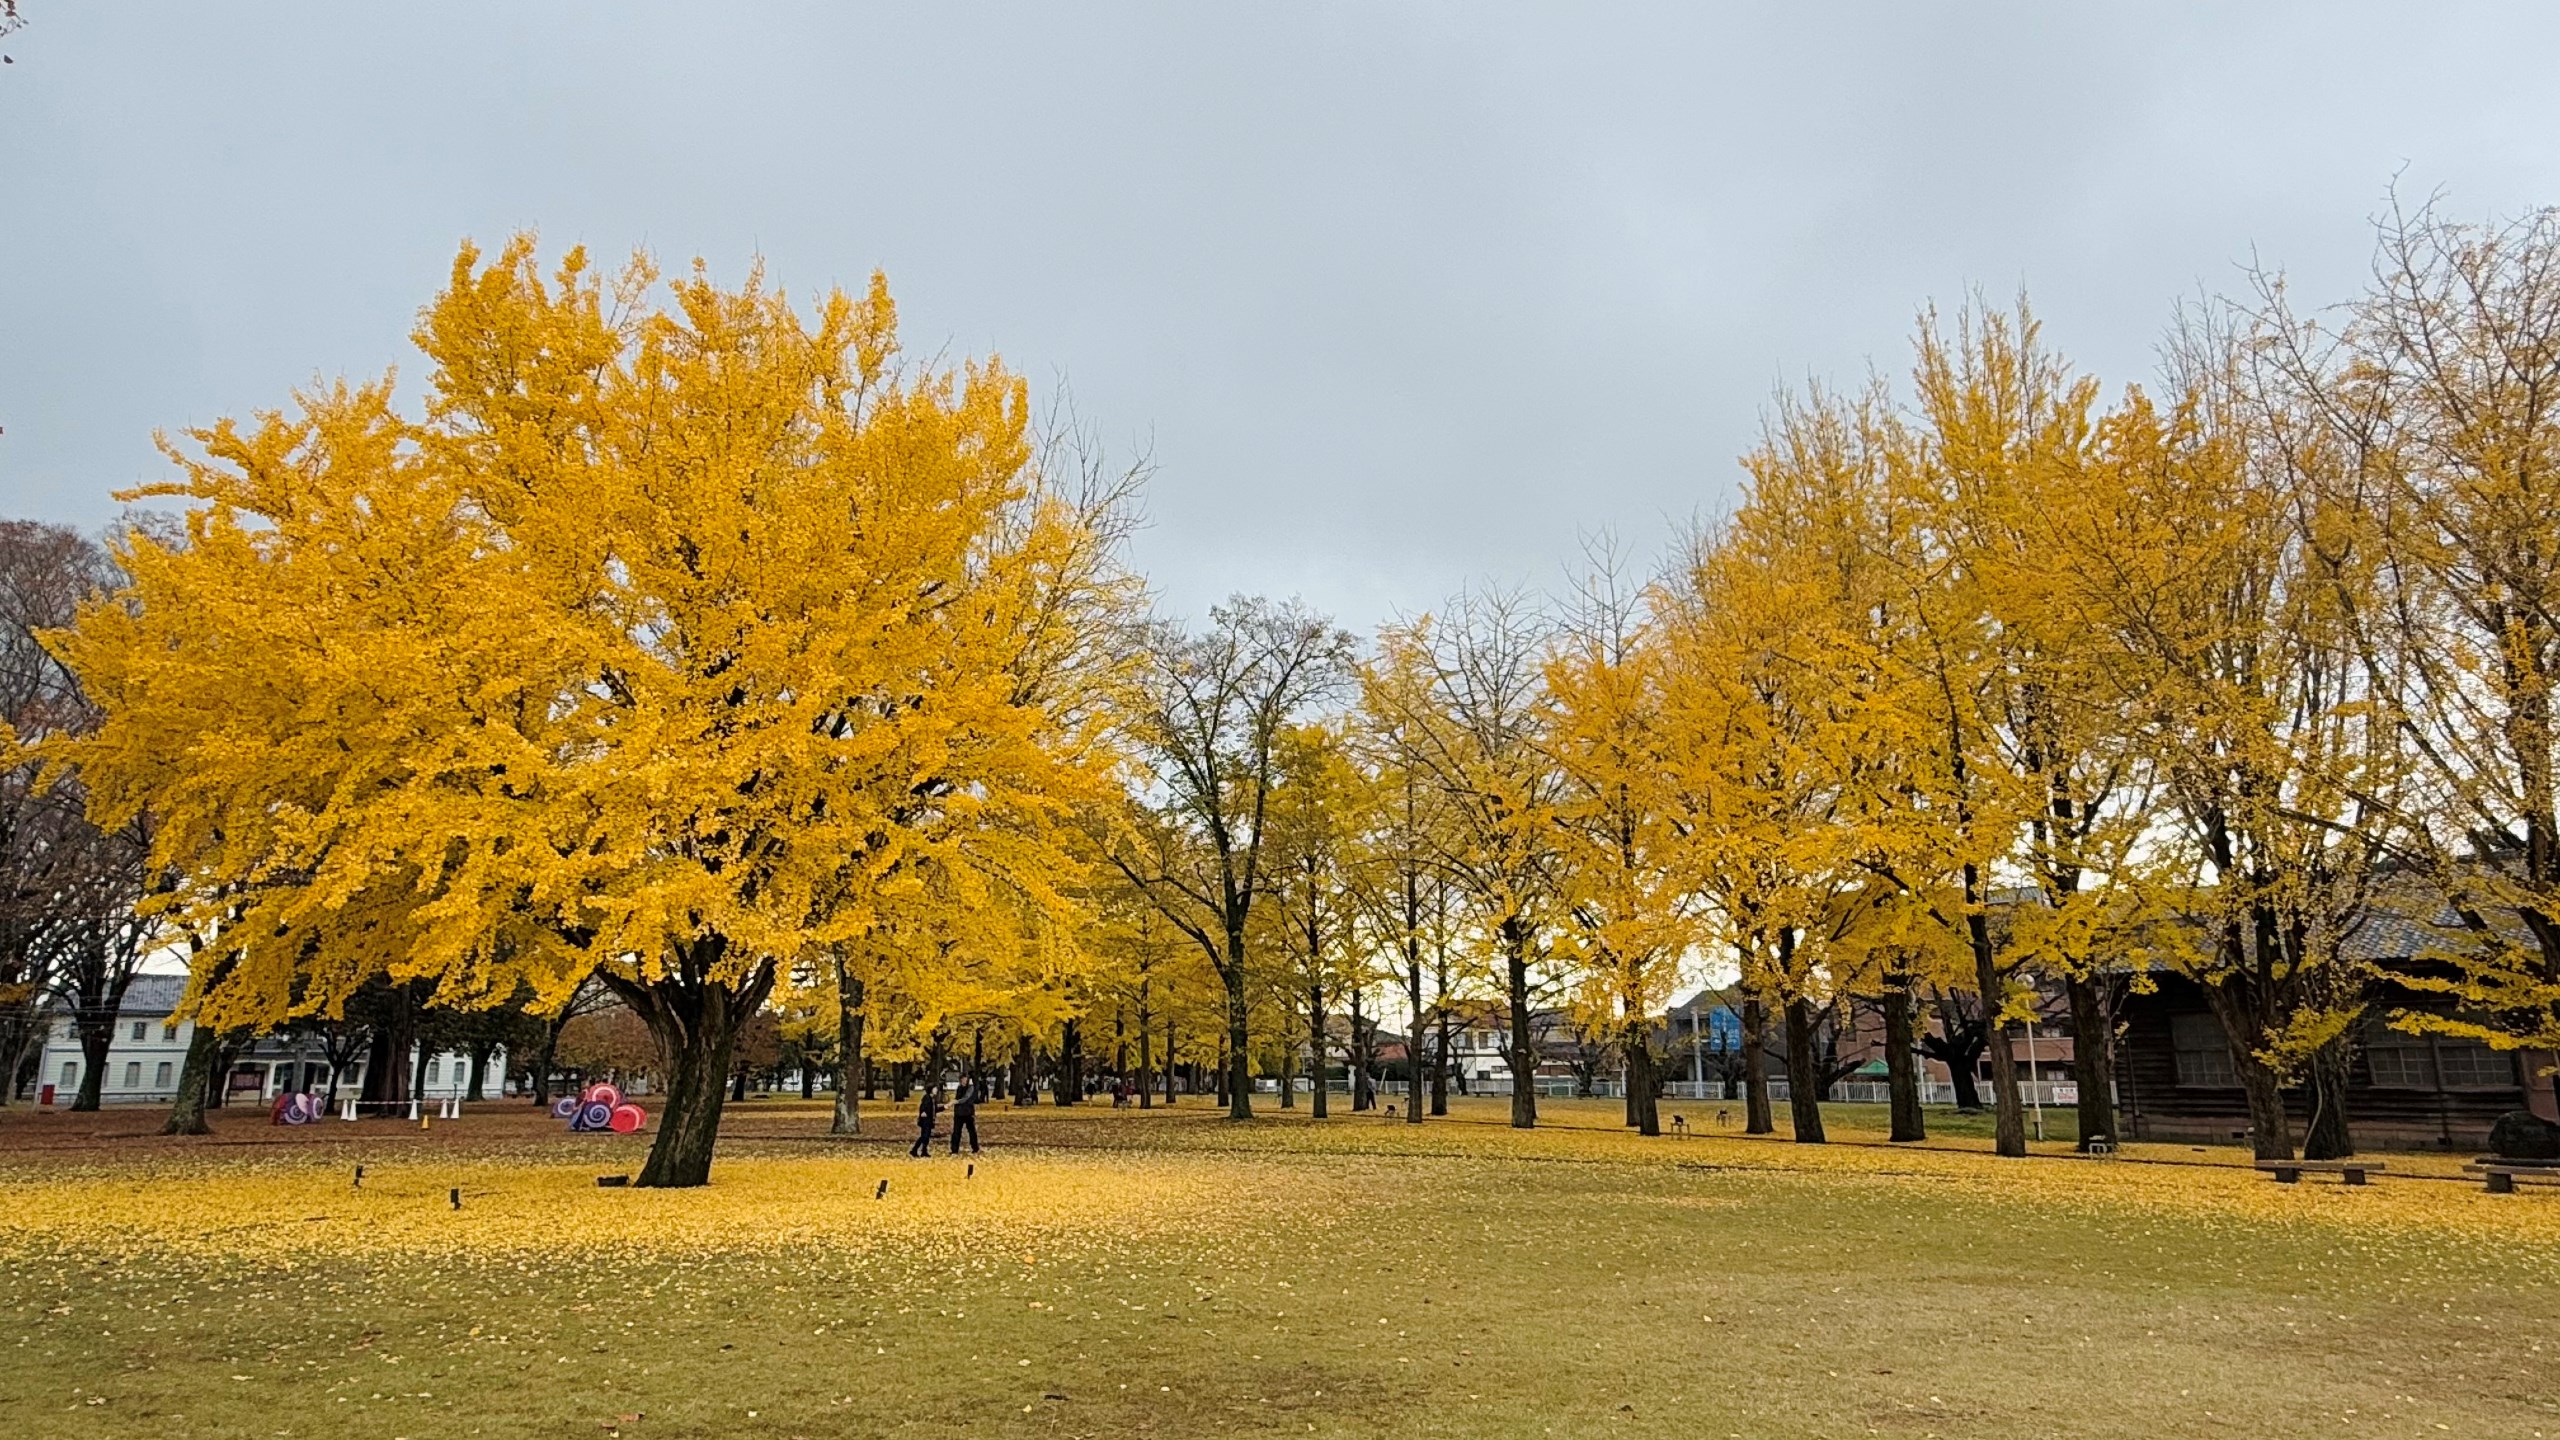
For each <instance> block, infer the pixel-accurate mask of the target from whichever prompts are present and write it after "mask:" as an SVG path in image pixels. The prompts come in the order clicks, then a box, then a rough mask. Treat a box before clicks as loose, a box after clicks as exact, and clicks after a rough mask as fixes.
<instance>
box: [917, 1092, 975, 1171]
mask: <svg viewBox="0 0 2560 1440" xmlns="http://www.w3.org/2000/svg"><path fill="white" fill-rule="evenodd" d="M978 1100H979V1095H978V1087H977V1085H976V1084H974V1083H972V1084H969V1085H964V1086H962V1087H961V1089H960V1093H959V1094H957V1095H955V1096H953V1097H952V1099H951V1153H952V1154H954V1155H957V1154H959V1153H960V1132H961V1131H963V1130H966V1131H968V1132H969V1153H970V1154H972V1155H975V1154H977V1153H978ZM925 1138H927V1139H931V1138H932V1137H931V1136H927V1137H925Z"/></svg>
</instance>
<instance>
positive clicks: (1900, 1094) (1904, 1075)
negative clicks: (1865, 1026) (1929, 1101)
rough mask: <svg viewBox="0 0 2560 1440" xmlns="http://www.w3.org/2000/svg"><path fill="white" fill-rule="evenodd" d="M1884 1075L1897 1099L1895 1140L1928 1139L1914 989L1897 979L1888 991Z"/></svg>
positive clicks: (1894, 1104)
mask: <svg viewBox="0 0 2560 1440" xmlns="http://www.w3.org/2000/svg"><path fill="white" fill-rule="evenodd" d="M1884 1076H1885V1085H1886V1087H1887V1089H1888V1090H1889V1091H1890V1092H1891V1094H1892V1099H1893V1129H1892V1133H1891V1134H1890V1135H1888V1136H1887V1137H1886V1138H1888V1139H1892V1140H1926V1139H1928V1138H1929V1127H1928V1122H1927V1121H1925V1120H1924V1119H1922V1118H1921V1113H1920V1057H1919V1054H1918V1041H1917V1039H1916V1038H1915V1037H1914V1036H1913V1034H1912V1025H1911V989H1910V986H1909V985H1908V984H1906V983H1902V982H1896V983H1894V984H1892V985H1890V986H1888V987H1886V989H1885V992H1884Z"/></svg>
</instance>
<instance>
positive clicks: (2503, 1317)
mask: <svg viewBox="0 0 2560 1440" xmlns="http://www.w3.org/2000/svg"><path fill="white" fill-rule="evenodd" d="M1499 1103H1500V1102H1482V1101H1473V1102H1462V1103H1461V1105H1460V1110H1459V1113H1458V1114H1456V1115H1454V1116H1452V1117H1450V1119H1448V1120H1446V1121H1435V1122H1432V1123H1430V1124H1426V1125H1423V1126H1420V1127H1411V1126H1405V1125H1401V1124H1391V1123H1388V1122H1386V1121H1384V1120H1381V1119H1378V1118H1375V1117H1372V1116H1366V1115H1363V1116H1357V1117H1353V1116H1347V1115H1341V1114H1337V1116H1336V1117H1335V1118H1334V1119H1333V1120H1331V1121H1329V1122H1327V1123H1326V1124H1324V1125H1322V1126H1318V1125H1315V1124H1313V1123H1311V1122H1309V1121H1307V1120H1306V1119H1305V1118H1303V1115H1304V1112H1303V1111H1301V1112H1298V1113H1297V1114H1295V1115H1288V1114H1282V1115H1276V1116H1274V1117H1272V1118H1269V1119H1265V1120H1258V1121H1256V1122H1254V1123H1252V1124H1250V1125H1246V1126H1235V1125H1231V1124H1229V1123H1227V1122H1225V1121H1224V1120H1222V1119H1219V1118H1216V1117H1215V1116H1213V1115H1212V1113H1211V1111H1210V1109H1209V1107H1208V1105H1207V1103H1206V1102H1205V1101H1193V1102H1191V1103H1189V1104H1186V1105H1185V1106H1184V1107H1182V1108H1180V1109H1177V1110H1174V1111H1171V1112H1165V1111H1154V1112H1122V1113H1114V1112H1112V1111H1111V1110H1109V1109H1108V1108H1107V1106H1104V1107H1099V1108H1096V1107H1084V1108H1080V1109H1078V1110H1073V1111H1059V1110H1055V1109H1050V1108H1045V1107H1044V1108H1042V1109H1039V1110H1036V1111H1028V1112H1017V1111H1014V1110H1011V1109H1008V1108H1004V1107H1001V1106H991V1107H989V1108H988V1109H987V1111H986V1112H985V1118H984V1129H985V1131H986V1138H987V1140H988V1142H989V1144H990V1149H989V1151H988V1153H987V1154H985V1155H984V1156H981V1157H979V1158H978V1160H977V1161H976V1171H975V1174H974V1175H972V1174H970V1173H968V1172H967V1170H966V1168H965V1167H966V1165H967V1163H968V1162H967V1161H965V1160H958V1161H955V1160H951V1159H949V1158H947V1157H943V1156H939V1155H937V1156H936V1157H935V1158H934V1159H933V1160H932V1161H930V1162H927V1161H914V1160H909V1159H907V1158H906V1157H905V1154H904V1150H905V1141H906V1139H907V1138H908V1137H907V1134H905V1133H903V1127H902V1126H901V1125H900V1124H899V1123H898V1117H897V1116H895V1115H894V1114H887V1113H883V1114H881V1115H879V1116H878V1117H877V1119H875V1121H874V1122H873V1128H874V1130H875V1132H876V1133H873V1134H870V1135H866V1136H864V1137H862V1138H861V1139H859V1140H855V1141H831V1140H828V1139H827V1138H825V1137H824V1135H823V1131H824V1129H825V1124H826V1120H825V1112H824V1107H823V1105H822V1104H821V1105H809V1104H804V1103H802V1102H798V1101H757V1102H751V1103H750V1104H748V1105H746V1106H742V1107H736V1108H734V1109H733V1113H732V1118H731V1121H730V1123H729V1125H728V1126H727V1128H726V1129H725V1130H724V1133H723V1137H722V1146H721V1155H720V1160H719V1164H718V1167H717V1170H716V1172H715V1175H714V1184H713V1185H712V1186H711V1187H710V1188H708V1189H706V1190H701V1191H693V1192H676V1193H664V1192H660V1193H650V1192H637V1191H630V1190H610V1189H600V1188H598V1187H597V1186H596V1185H595V1183H594V1177H595V1176H597V1175H598V1174H603V1173H611V1172H621V1171H628V1170H632V1169H636V1167H637V1163H638V1159H639V1155H640V1142H639V1141H637V1140H634V1139H628V1138H622V1137H585V1136H579V1137H572V1136H569V1135H566V1134H564V1133H562V1132H561V1131H560V1129H559V1127H558V1126H556V1125H554V1124H552V1123H550V1122H548V1121H545V1120H542V1119H540V1118H539V1117H536V1116H533V1115H531V1114H529V1113H526V1112H525V1111H524V1109H523V1108H522V1107H519V1106H517V1105H513V1104H508V1105H492V1106H490V1107H487V1108H486V1109H485V1110H475V1111H474V1112H473V1113H472V1114H471V1115H469V1116H467V1117H465V1118H464V1119H463V1120H461V1121H459V1122H457V1123H454V1124H451V1125H441V1126H437V1127H435V1128H434V1129H433V1130H431V1131H427V1132H423V1133H422V1132H420V1131H418V1130H416V1129H413V1128H410V1127H406V1126H393V1125H379V1126H377V1125H372V1124H368V1125H364V1126H339V1125H336V1124H334V1123H333V1124H330V1125H326V1126H320V1127H314V1128H313V1129H311V1130H295V1131H280V1130H275V1129H271V1128H270V1127H268V1126H267V1125H266V1124H265V1123H264V1117H263V1116H262V1115H250V1114H240V1113H230V1114H225V1115H224V1116H222V1123H221V1125H220V1127H219V1129H218V1132H217V1134H216V1135H215V1136H214V1137H212V1138H211V1139H209V1140H199V1141H190V1142H172V1141H163V1140H159V1139H157V1138H152V1137H148V1136H147V1134H146V1133H144V1132H146V1131H147V1129H148V1128H149V1122H150V1121H152V1120H154V1119H156V1116H152V1115H149V1114H142V1113H134V1114H119V1113H116V1112H109V1113H108V1114H107V1115H105V1116H69V1115H53V1116H35V1115H30V1114H28V1113H26V1112H25V1111H22V1110H21V1111H11V1112H0V1435H6V1436H12V1437H16V1436H25V1437H54V1436H64V1437H80V1436H102V1437H103V1436H116V1437H133V1436H154V1437H157V1436H181V1435H203V1436H267V1435H276V1436H383V1437H394V1436H409V1437H417V1440H426V1437H430V1436H434V1437H451V1436H464V1435H536V1436H548V1435H557V1436H600V1435H619V1436H628V1437H659V1436H668V1437H673V1436H712V1435H720V1436H727V1435H746V1436H773V1437H789V1436H811V1437H815V1436H919V1437H921V1436H937V1437H938V1436H959V1435H971V1436H985V1435H994V1436H1003V1435H1035V1434H1036V1435H1041V1436H1054V1437H1067V1436H1097V1437H1099V1436H1122V1435H1160V1436H1211V1435H1234V1434H1242V1435H1273V1436H1279V1435H1318V1436H1367V1435H1395V1436H1400V1437H1402V1436H1433V1437H1437V1436H1449V1437H1461V1436H1463V1437H1507V1436H1548V1435H1558V1436H1573V1435H1609V1436H1664V1437H1671V1436H1679V1437H1689V1436H1706V1437H1720V1436H1741V1437H1748V1440H1763V1437H1791V1436H1844V1435H1870V1434H1877V1435H1893V1436H1944V1437H1949V1440H1955V1437H2009V1436H2017V1437H2027V1436H2034V1437H2047V1436H2188V1435H2224V1434H2227V1435H2233V1436H2324V1437H2325V1436H2345V1435H2352V1436H2366V1435H2375V1436H2382V1435H2408V1436H2422V1437H2433V1436H2443V1435H2447V1434H2452V1435H2459V1436H2470V1437H2514V1440H2525V1437H2532V1436H2544V1435H2549V1436H2554V1437H2560V1374H2555V1361H2560V1287H2555V1285H2554V1277H2555V1275H2560V1270H2555V1262H2560V1194H2554V1193H2549V1192H2544V1193H2527V1194H2523V1195H2518V1196H2488V1195H2483V1194H2481V1193H2479V1192H2478V1190H2477V1189H2476V1188H2474V1187H2471V1186H2467V1185H2464V1184H2462V1183H2459V1182H2458V1180H2457V1179H2456V1178H2454V1172H2453V1167H2454V1165H2455V1164H2456V1163H2457V1162H2456V1161H2453V1160H2448V1159H2444V1158H2442V1157H2414V1158H2404V1157H2399V1156H2394V1157H2392V1174H2391V1176H2390V1177H2388V1178H2385V1179H2383V1180H2380V1181H2378V1182H2377V1183H2376V1184H2374V1185H2373V1186H2370V1187H2367V1188H2365V1189H2362V1190H2355V1189H2348V1188H2346V1187H2342V1186H2338V1185H2335V1184H2319V1183H2311V1182H2308V1181H2306V1183H2304V1184H2302V1185H2300V1186H2292V1187H2280V1186H2276V1185H2274V1184H2272V1183H2269V1182H2268V1181H2266V1180H2265V1179H2264V1178H2263V1177H2260V1176H2257V1175H2255V1174H2253V1173H2252V1172H2250V1171H2248V1170H2246V1169H2245V1168H2242V1166H2243V1163H2244V1162H2243V1159H2242V1157H2241V1156H2240V1154H2239V1152H2236V1151H2228V1150H2221V1151H2213V1152H2203V1151H2194V1150H2189V1149H2187V1148H2186V1147H2135V1153H2134V1154H2132V1155H2130V1156H2128V1157H2126V1158H2124V1159H2120V1160H2117V1161H2087V1160H2079V1159H2073V1158H2067V1157H2065V1156H2063V1155H2061V1154H2059V1153H2050V1154H2047V1155H2044V1156H2040V1157H2039V1158H2035V1159H2030V1160H2025V1161H2008V1162H2003V1161H2000V1160H1997V1159H1995V1158H1993V1157H1991V1156H1989V1155H1987V1154H1985V1153H1983V1151H1984V1149H1985V1145H1984V1142H1982V1141H1980V1140H1978V1139H1974V1138H1969V1137H1963V1136H1957V1137H1955V1138H1950V1139H1948V1140H1945V1141H1943V1142H1936V1143H1933V1144H1932V1145H1931V1146H1930V1147H1928V1148H1925V1149H1915V1148H1911V1147H1888V1146H1885V1145H1883V1144H1882V1143H1881V1142H1880V1139H1879V1138H1878V1134H1877V1131H1876V1130H1875V1129H1874V1128H1872V1127H1873V1126H1874V1125H1875V1123H1876V1121H1875V1117H1873V1116H1872V1115H1869V1114H1867V1113H1866V1112H1862V1111H1858V1110H1856V1109H1853V1108H1850V1107H1843V1108H1842V1109H1841V1110H1840V1111H1839V1112H1838V1113H1837V1115H1836V1117H1835V1124H1836V1128H1835V1132H1834V1135H1835V1139H1837V1140H1841V1141H1844V1142H1846V1143H1840V1144H1834V1145H1831V1146H1827V1147H1819V1148H1817V1147H1809V1146H1795V1145H1789V1144H1785V1143H1782V1142H1773V1141H1767V1140H1748V1139H1743V1138H1740V1137H1738V1136H1730V1135H1723V1134H1715V1133H1710V1134H1706V1135H1701V1136H1698V1137H1696V1138H1691V1139H1687V1140H1673V1139H1669V1138H1665V1139H1659V1140H1644V1139H1641V1138H1639V1137H1635V1136H1632V1135H1627V1134H1625V1133H1623V1132H1621V1131H1620V1130H1619V1129H1618V1128H1617V1127H1616V1124H1615V1121H1616V1108H1615V1105H1614V1104H1613V1103H1611V1102H1570V1101H1564V1102H1557V1101H1550V1102H1545V1106H1546V1114H1547V1116H1548V1118H1549V1124H1548V1125H1547V1126H1546V1127H1545V1128H1542V1129H1540V1130H1539V1131H1537V1132H1534V1133H1529V1134H1522V1133H1517V1132H1514V1131H1511V1130H1509V1129H1508V1128H1506V1127H1505V1126H1504V1125H1503V1124H1502V1123H1501V1111H1500V1109H1499ZM1689 1108H1692V1109H1695V1108H1699V1107H1689ZM1705 1108H1707V1109H1708V1110H1709V1111H1710V1112H1711V1111H1712V1108H1713V1107H1711V1106H1710V1107H1705ZM884 1109H885V1107H884ZM1696 1118H1700V1117H1693V1120H1694V1119H1696ZM2051 1148H2052V1150H2053V1151H2055V1152H2058V1151H2059V1150H2060V1148H2061V1147H2059V1146H2055V1147H2051ZM357 1164H363V1165H364V1166H365V1167H366V1170H365V1178H364V1183H363V1185H362V1187H361V1188H360V1189H359V1188H356V1187H355V1186H354V1185H353V1183H352V1181H353V1174H354V1167H355V1166H356V1165H357ZM2412 1171H2425V1172H2430V1173H2431V1174H2432V1175H2433V1176H2435V1177H2441V1178H2422V1177H2421V1176H2418V1175H2415V1174H2411V1173H2409V1172H2412ZM883 1179H886V1180H888V1181H889V1182H890V1183H889V1190H888V1194H887V1196H886V1197H885V1198H875V1196H876V1195H877V1191H878V1185H879V1182H880V1181H881V1180H883ZM456 1190H458V1191H459V1192H460V1195H461V1206H460V1208H459V1209H456V1208H454V1205H453V1203H452V1199H451V1195H452V1192H454V1191H456ZM2546 1347H2550V1348H2549V1349H2548V1350H2547V1349H2546Z"/></svg>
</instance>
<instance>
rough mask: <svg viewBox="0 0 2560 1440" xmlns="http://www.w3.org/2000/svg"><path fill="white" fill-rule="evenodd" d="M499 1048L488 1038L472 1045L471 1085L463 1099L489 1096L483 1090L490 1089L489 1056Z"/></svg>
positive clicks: (479, 1098) (483, 1098)
mask: <svg viewBox="0 0 2560 1440" xmlns="http://www.w3.org/2000/svg"><path fill="white" fill-rule="evenodd" d="M497 1048H498V1047H497V1046H496V1045H494V1044H492V1043H491V1042H489V1041H486V1040H483V1041H480V1042H479V1043H477V1044H475V1045H473V1046H472V1047H471V1085H470V1088H469V1090H468V1091H467V1092H466V1093H465V1094H464V1095H463V1097H462V1098H463V1099H465V1100H485V1099H487V1098H489V1097H488V1096H487V1095H486V1094H484V1093H483V1092H484V1091H486V1090H487V1089H488V1079H487V1074H488V1069H489V1056H490V1054H491V1052H493V1051H495V1050H496V1049H497Z"/></svg>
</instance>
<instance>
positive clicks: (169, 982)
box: [116, 975, 187, 1018]
mask: <svg viewBox="0 0 2560 1440" xmlns="http://www.w3.org/2000/svg"><path fill="white" fill-rule="evenodd" d="M186 993H187V977H186V976H184V975H136V976H134V977H133V984H131V985H130V986H128V987H126V989H125V992H124V1004H123V1005H122V1006H121V1007H119V1008H118V1010H117V1012H116V1013H118V1014H120V1015H131V1016H135V1017H137V1018H138V1017H142V1016H147V1015H166V1014H168V1013H170V1012H171V1011H173V1010H175V1009H177V1008H178V1000H179V998H180V997H181V996H183V995H185V994H186Z"/></svg>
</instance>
